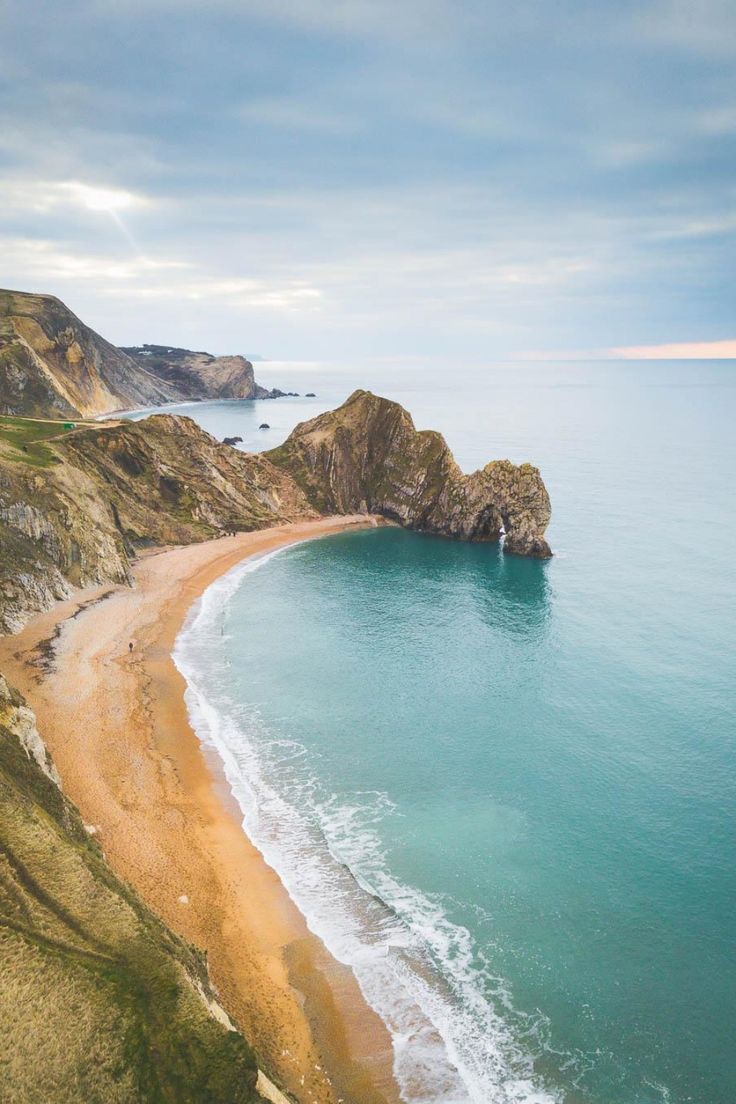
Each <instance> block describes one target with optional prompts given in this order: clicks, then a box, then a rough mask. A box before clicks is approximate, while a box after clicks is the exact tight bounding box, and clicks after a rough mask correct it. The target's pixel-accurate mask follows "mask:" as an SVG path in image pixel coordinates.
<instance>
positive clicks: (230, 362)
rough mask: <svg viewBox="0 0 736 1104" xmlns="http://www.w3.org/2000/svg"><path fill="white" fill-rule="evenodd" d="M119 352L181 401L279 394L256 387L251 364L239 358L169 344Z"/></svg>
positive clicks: (259, 396)
mask: <svg viewBox="0 0 736 1104" xmlns="http://www.w3.org/2000/svg"><path fill="white" fill-rule="evenodd" d="M121 352H123V353H125V354H126V355H127V356H129V357H131V358H132V359H133V360H134V361H135V362H136V364H137V365H139V367H141V368H144V369H145V370H146V371H147V372H150V373H152V374H153V375H154V376H156V378H157V379H160V380H163V381H165V382H166V384H167V385H168V386H169V388H170V389H171V390H172V392H174V393H175V394H176V396H177V397H178V398H179V399H181V400H186V399H278V398H281V397H282V396H283V394H284V392H283V391H279V390H277V389H274V390H272V391H268V390H267V389H266V388H265V387H260V386H259V385H258V384H257V383H256V381H255V376H254V373H253V365H252V364H251V362H250V361H249V360H246V359H245V357H242V356H219V357H218V356H213V354H212V353H203V352H199V353H198V352H193V351H192V350H191V349H176V348H172V347H171V346H169V345H134V346H129V347H124V348H123V349H121Z"/></svg>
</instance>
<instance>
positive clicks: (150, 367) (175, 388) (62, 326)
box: [0, 290, 283, 418]
mask: <svg viewBox="0 0 736 1104" xmlns="http://www.w3.org/2000/svg"><path fill="white" fill-rule="evenodd" d="M282 394H283V392H280V391H278V390H272V391H267V390H266V389H265V388H263V387H260V386H259V385H258V384H257V383H256V381H255V377H254V373H253V365H252V364H251V363H250V361H248V360H246V359H245V357H242V356H226V357H216V356H213V355H212V354H211V353H198V352H192V351H191V350H189V349H176V348H170V347H169V346H160V345H142V346H136V347H133V348H130V349H118V348H116V347H115V346H114V345H111V344H110V342H109V341H105V339H104V338H103V337H100V335H99V334H97V333H95V331H94V330H92V329H90V327H89V326H86V325H85V324H84V322H82V321H81V320H80V319H79V318H77V316H76V315H75V314H73V313H72V311H70V310H69V308H68V307H67V306H65V304H64V303H62V302H61V300H59V299H57V298H55V297H54V296H53V295H33V294H30V293H28V292H22V291H4V290H0V414H16V415H23V416H26V417H39V418H44V417H52V418H79V417H83V418H87V417H95V416H98V415H101V414H107V413H110V412H111V411H115V410H130V409H131V408H134V407H139V406H162V405H164V404H165V403H173V402H185V401H189V400H197V399H263V398H278V397H279V396H280V395H282Z"/></svg>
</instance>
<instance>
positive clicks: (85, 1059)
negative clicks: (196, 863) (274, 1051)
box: [0, 676, 261, 1104]
mask: <svg viewBox="0 0 736 1104" xmlns="http://www.w3.org/2000/svg"><path fill="white" fill-rule="evenodd" d="M256 1078H257V1069H256V1062H255V1058H254V1056H253V1053H252V1051H251V1049H250V1047H249V1046H248V1044H247V1043H246V1042H245V1040H244V1039H243V1037H242V1035H240V1034H239V1033H238V1032H237V1031H236V1030H235V1029H234V1028H233V1027H232V1025H231V1024H229V1021H228V1019H227V1017H226V1015H225V1013H224V1012H223V1011H222V1009H221V1008H219V1006H218V1005H217V1001H216V996H215V994H214V993H213V992H212V989H211V986H210V983H209V979H208V976H207V969H206V966H205V963H204V960H203V958H202V956H201V955H200V954H199V953H198V952H197V951H196V950H194V949H193V948H192V947H189V946H188V945H187V944H186V943H184V942H183V940H181V939H179V938H178V937H177V936H175V935H174V934H173V933H172V932H171V931H170V930H169V929H168V928H167V927H166V926H165V925H164V924H163V923H161V921H159V920H158V919H157V918H156V917H155V916H154V915H153V913H151V912H150V910H149V909H147V908H146V907H145V906H144V905H143V904H142V902H141V901H140V900H139V899H138V898H137V896H136V895H135V893H133V891H132V890H131V889H130V888H129V887H128V886H127V885H125V884H124V883H123V882H121V881H120V880H119V879H118V878H117V877H116V876H115V875H114V874H113V872H112V871H111V870H110V868H109V867H108V866H107V864H106V862H105V860H104V857H103V855H102V852H101V851H100V849H99V847H98V846H97V844H96V843H95V842H94V839H93V838H92V837H91V836H90V835H89V834H88V832H87V831H86V830H85V827H84V825H83V824H82V821H81V819H80V816H79V813H78V812H77V810H76V808H75V807H74V805H72V803H71V802H70V801H69V800H68V799H67V798H66V797H65V796H64V794H63V793H62V792H61V789H60V787H59V783H58V778H57V776H56V772H55V770H54V766H53V763H52V762H51V760H50V759H49V756H48V754H47V752H46V749H45V747H44V745H43V743H42V741H41V738H40V737H39V735H38V732H37V731H36V727H35V720H34V717H33V714H32V713H31V711H30V710H29V709H28V708H27V707H26V706H25V703H24V702H23V699H22V698H21V697H20V695H18V694H17V693H16V692H15V691H13V690H12V689H11V688H10V687H9V686H8V684H7V682H6V681H5V679H4V678H3V677H2V676H0V1099H2V1101H3V1102H4V1104H41V1102H44V1101H48V1102H49V1104H52V1102H53V1104H80V1102H81V1101H84V1102H85V1104H148V1102H151V1104H153V1102H156V1104H164V1102H171V1104H251V1102H255V1101H259V1100H260V1099H261V1098H260V1096H259V1095H258V1094H257V1092H256Z"/></svg>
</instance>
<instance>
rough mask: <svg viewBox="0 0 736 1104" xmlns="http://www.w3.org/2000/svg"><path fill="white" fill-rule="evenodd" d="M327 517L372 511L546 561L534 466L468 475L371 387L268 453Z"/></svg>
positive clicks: (497, 467)
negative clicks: (502, 539)
mask: <svg viewBox="0 0 736 1104" xmlns="http://www.w3.org/2000/svg"><path fill="white" fill-rule="evenodd" d="M265 455H266V456H267V457H268V459H269V460H270V461H271V462H272V463H273V464H274V465H276V466H277V467H279V468H282V469H283V470H285V471H288V472H289V474H290V475H291V476H292V477H293V478H294V479H295V480H296V482H297V483H298V484H299V486H300V487H301V488H302V490H303V491H304V493H305V495H306V496H307V498H308V499H309V501H310V502H311V503H313V505H314V506H315V507H316V508H317V509H318V510H320V511H321V512H323V513H354V512H365V513H376V514H383V515H384V516H386V517H388V518H393V519H394V520H396V521H398V522H400V523H401V524H402V525H404V526H406V527H407V528H410V529H418V530H421V531H423V532H428V533H439V534H442V535H443V536H448V537H456V538H458V539H460V540H471V541H479V540H485V541H496V540H499V539H500V537H501V535H502V534H505V543H504V548H505V550H506V551H507V552H514V553H517V554H519V555H523V556H534V557H538V558H546V557H548V556H551V554H552V553H551V551H550V548H549V545H548V544H547V541H546V539H545V535H544V534H545V530H546V528H547V525H548V523H549V520H550V512H551V511H550V502H549V495H548V494H547V490H546V488H545V486H544V483H543V481H542V477H541V475H540V474H539V471H538V469H537V468H535V467H532V465H531V464H521V465H515V464H512V463H511V462H510V461H508V460H495V461H492V462H491V463H489V464H487V465H486V466H485V467H484V468H482V469H481V470H480V471H477V472H474V473H473V474H472V475H465V474H464V473H463V472H462V471H461V470H460V468H459V467H458V465H457V463H456V462H455V460H454V458H453V456H452V453H451V452H450V450H449V448H448V447H447V444H446V443H445V440H444V438H443V437H442V436H441V435H440V434H439V433H436V432H434V431H432V430H422V431H421V432H419V431H417V430H416V429H415V428H414V423H413V422H412V419H411V417H410V415H409V414H408V413H407V411H406V410H404V408H403V407H401V406H399V404H398V403H395V402H390V401H389V400H388V399H383V398H380V397H378V396H377V395H373V394H371V392H370V391H355V392H354V393H353V394H352V395H351V396H350V398H349V399H348V400H347V402H345V403H344V404H343V405H342V406H341V407H338V409H337V410H332V411H329V412H328V413H326V414H321V415H319V417H317V418H313V419H312V420H311V421H308V422H303V423H302V424H301V425H299V426H297V427H296V429H295V430H294V432H293V433H292V434H291V436H290V437H289V438H288V440H287V441H285V442H284V444H283V445H281V446H280V447H279V448H277V449H273V450H271V451H270V452H267V453H265Z"/></svg>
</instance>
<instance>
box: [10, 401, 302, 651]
mask: <svg viewBox="0 0 736 1104" xmlns="http://www.w3.org/2000/svg"><path fill="white" fill-rule="evenodd" d="M28 424H34V423H28ZM34 425H35V424H34ZM41 449H42V450H43V451H40V450H41ZM30 450H31V451H28V452H25V453H19V452H18V450H17V449H14V448H13V447H12V446H10V445H8V444H7V443H6V442H5V441H4V440H3V438H2V435H0V549H2V555H1V556H0V632H14V631H16V630H17V629H19V628H20V627H21V625H22V624H23V623H24V622H25V621H26V620H27V618H28V616H29V615H30V614H31V613H33V612H36V611H38V610H42V609H48V608H49V607H50V606H51V605H52V604H53V602H54V601H55V600H57V599H59V598H64V597H68V595H69V594H70V592H71V588H72V587H75V586H82V587H88V586H97V585H100V584H103V583H126V582H129V580H130V575H129V561H130V558H131V557H132V556H134V555H135V553H136V550H137V549H139V548H142V547H147V546H150V545H167V544H188V543H191V542H193V541H199V540H205V539H207V538H209V537H214V536H219V535H221V534H222V533H223V532H230V531H240V530H242V531H247V530H251V529H262V528H265V527H266V526H269V525H277V524H280V523H282V522H285V521H291V520H295V519H297V518H308V517H314V516H315V514H316V511H315V510H314V508H313V507H312V506H310V504H309V503H308V501H307V499H306V498H305V496H304V494H303V492H302V491H301V490H300V488H299V487H298V486H297V485H296V484H295V483H294V481H293V480H292V479H291V478H290V477H289V476H288V474H286V473H284V472H283V471H281V470H280V469H277V468H275V467H274V466H273V465H272V464H270V463H269V461H268V460H266V459H264V458H263V457H261V456H258V455H253V454H248V453H243V452H239V451H238V450H236V449H232V448H230V447H228V446H227V445H223V444H220V443H219V442H218V441H216V440H215V439H214V438H213V437H211V436H210V435H209V434H208V433H205V431H204V430H202V429H200V428H199V427H198V426H197V425H196V424H195V423H194V422H193V421H191V419H189V418H183V417H176V416H173V415H166V414H158V415H155V416H154V417H151V418H148V419H146V420H145V421H142V422H123V423H121V424H119V425H117V426H112V427H100V428H96V427H95V428H92V427H90V428H87V429H78V430H75V431H72V432H71V433H68V434H66V435H65V436H59V437H55V438H45V439H44V441H43V443H42V444H40V445H31V446H30Z"/></svg>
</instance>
